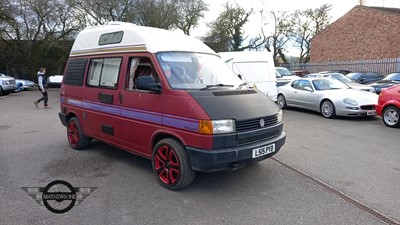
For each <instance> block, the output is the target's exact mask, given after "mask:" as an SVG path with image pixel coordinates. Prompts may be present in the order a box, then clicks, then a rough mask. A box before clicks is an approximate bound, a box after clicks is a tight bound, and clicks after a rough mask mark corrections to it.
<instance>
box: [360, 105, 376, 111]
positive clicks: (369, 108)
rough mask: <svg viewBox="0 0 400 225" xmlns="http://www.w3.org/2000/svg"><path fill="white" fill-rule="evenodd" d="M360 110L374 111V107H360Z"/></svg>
mask: <svg viewBox="0 0 400 225" xmlns="http://www.w3.org/2000/svg"><path fill="white" fill-rule="evenodd" d="M360 108H361V109H362V110H374V109H375V106H374V105H362V106H361V107H360Z"/></svg>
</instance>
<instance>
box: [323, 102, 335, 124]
mask: <svg viewBox="0 0 400 225" xmlns="http://www.w3.org/2000/svg"><path fill="white" fill-rule="evenodd" d="M320 110H321V114H322V116H323V117H325V118H328V119H333V118H335V117H336V109H335V105H334V104H333V102H332V101H331V100H324V101H322V103H321V108H320Z"/></svg>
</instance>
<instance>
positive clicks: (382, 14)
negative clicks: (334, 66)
mask: <svg viewBox="0 0 400 225" xmlns="http://www.w3.org/2000/svg"><path fill="white" fill-rule="evenodd" d="M388 58H400V9H398V8H382V7H368V6H355V7H354V8H353V9H351V10H350V11H349V12H347V13H346V14H345V15H344V16H342V17H341V18H339V19H338V20H336V21H335V22H333V23H332V24H331V25H329V26H328V27H327V28H326V29H324V30H323V31H322V32H320V33H319V34H318V35H316V36H315V37H314V38H313V40H312V43H311V52H310V62H311V63H316V62H329V61H353V60H371V59H388Z"/></svg>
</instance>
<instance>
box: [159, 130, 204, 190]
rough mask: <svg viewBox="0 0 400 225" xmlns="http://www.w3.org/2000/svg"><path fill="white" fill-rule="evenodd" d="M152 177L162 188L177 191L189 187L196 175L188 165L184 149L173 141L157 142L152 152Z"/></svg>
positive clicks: (167, 139)
mask: <svg viewBox="0 0 400 225" xmlns="http://www.w3.org/2000/svg"><path fill="white" fill-rule="evenodd" d="M152 165H153V172H154V175H155V176H156V177H157V180H158V182H159V183H160V184H161V186H163V187H164V188H167V189H170V190H178V189H181V188H184V187H187V186H189V185H190V184H191V183H192V182H193V180H194V177H195V175H196V172H195V171H194V170H192V168H191V167H190V163H189V158H188V156H187V154H186V151H185V148H184V147H183V146H182V144H180V143H179V142H178V141H176V140H175V139H171V138H166V139H163V140H161V141H159V142H158V143H157V144H156V146H155V147H154V150H153V155H152Z"/></svg>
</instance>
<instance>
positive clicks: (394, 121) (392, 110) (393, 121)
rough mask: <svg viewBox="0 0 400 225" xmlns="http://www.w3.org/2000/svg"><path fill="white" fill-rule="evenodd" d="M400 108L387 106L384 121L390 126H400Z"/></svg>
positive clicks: (383, 114) (383, 115) (383, 116)
mask: <svg viewBox="0 0 400 225" xmlns="http://www.w3.org/2000/svg"><path fill="white" fill-rule="evenodd" d="M399 117H400V109H399V108H396V107H395V106H389V107H386V108H385V109H384V110H383V113H382V120H383V123H384V124H385V125H386V126H388V127H400V120H399Z"/></svg>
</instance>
